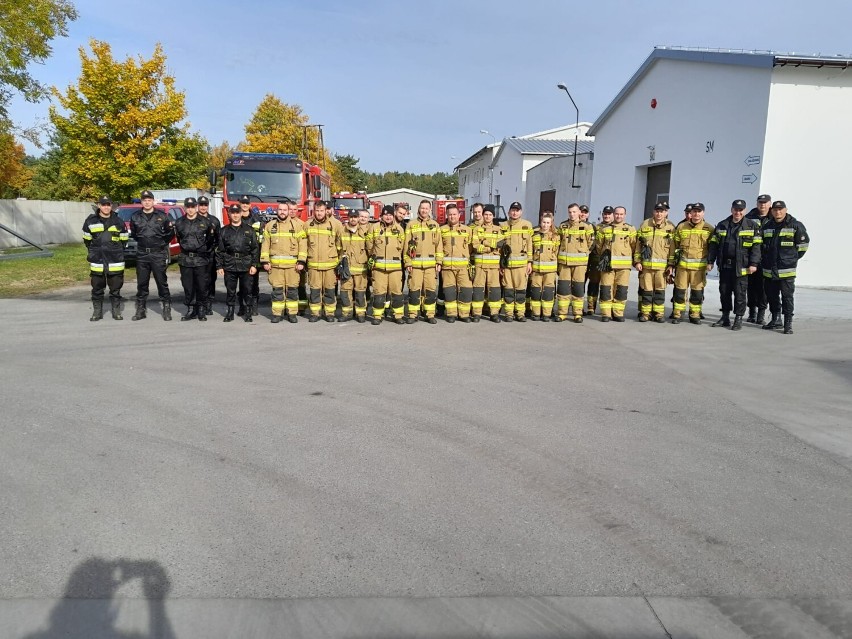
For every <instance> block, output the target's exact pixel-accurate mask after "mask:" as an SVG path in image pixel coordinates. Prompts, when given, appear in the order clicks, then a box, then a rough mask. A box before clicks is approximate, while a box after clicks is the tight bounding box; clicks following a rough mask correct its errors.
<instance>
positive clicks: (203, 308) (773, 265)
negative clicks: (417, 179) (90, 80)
mask: <svg viewBox="0 0 852 639" xmlns="http://www.w3.org/2000/svg"><path fill="white" fill-rule="evenodd" d="M141 204H142V206H141V208H140V209H139V210H138V211H136V212H135V213H133V215H132V216H131V219H130V223H129V229H126V228H125V224H124V223H123V222H122V220H121V219H120V218H119V217H118V216H117V215H116V214H115V212H114V211H113V210H112V201H111V200H110V198H109V197H107V196H104V197H101V198H100V200H99V201H98V212H97V213H94V214H93V215H91V216H89V218H88V219H87V220H86V221H85V223H84V225H83V239H84V241H85V243H86V246H87V247H88V253H89V254H88V260H89V263H90V269H91V281H92V302H93V307H94V310H93V314H92V317H91V320H92V321H97V320H100V319H102V317H103V301H104V292H105V290H106V288H109V291H110V301H111V308H112V316H113V318H114V319H122V315H121V304H120V302H121V295H120V289H121V286H122V283H123V271H124V256H123V249H124V245H125V244H126V242H127V241H128V239H129V238H130V237H132V238H134V239H135V241H136V242H137V246H138V255H137V295H136V312H135V314H134V315H133V318H132V319H133V320H140V319H144V318H145V316H146V302H147V297H148V285H149V279H150V275H151V274H153V275H154V280H155V282H156V284H157V288H158V293H159V297H160V301H161V302H162V305H163V319H164V320H171V297H170V294H169V289H168V282H167V279H166V267H167V266H168V261H169V254H168V246H169V242H170V240H171V239H172V238H173V237H176V238H177V240H178V242H179V244H180V247H181V255H180V257H179V262H180V271H181V283H182V285H183V288H184V295H185V302H186V305H187V308H188V310H187V313H186V314H185V315H183V316H182V317H181V320H192V319H198V320H201V321H206V319H207V316H209V315H212V304H213V295H214V293H215V288H214V287H215V281H216V276H217V275H218V276H221V277H223V279H224V282H225V288H226V291H227V297H226V304H227V311H226V313H225V316H224V321H226V322H230V321H233V319H234V314H235V310H237V308H238V312H237V315H239V316H242V317H243V319H244V320H245V321H246V322H251V321H253V320H252V317H253V316H256V315H257V314H258V308H257V307H258V291H259V274H260V270H265V271H266V272H267V273H268V277H269V284H270V286H271V288H272V309H271V310H272V322H273V323H278V322H281V321H282V320H283V319H285V318H286V319H287V320H288V321H289V322H297V321H298V319H297V317H298V315H299V313H300V310H302V309H303V308H304V306H308V308H309V313H308V317H309V321H311V322H316V321H319V320H320V319H325V321H328V322H334V321H337V308H338V301H339V306H340V316H339V319H340V321H347V320H351V319H354V320H355V321H358V322H365V321H366V320H368V319H369V321H370V322H371V323H372V324H374V325H375V324H380V323H381V322H382V321H383V319H384V318H385V317H386V316H388V317H390V318H392V319H393V321H394V322H396V323H397V324H413V323H414V322H416V321H417V319H418V317H422V319H424V320H425V321H427V322H429V323H430V324H435V323H436V322H437V320H436V310H437V305H438V298H439V287H440V293H442V300H443V305H444V315H445V318H446V321H447V322H450V323H452V322H455V321H456V320H459V321H462V322H479V321H480V320H481V319H482V317H483V313H484V311H485V306H486V305H487V307H488V315H489V317H490V319H491V321H493V322H501V321H504V322H511V321H519V322H524V321H526V318H527V317H529V318H530V319H532V320H540V321H544V322H549V321H551V320H553V321H557V322H562V321H566V320H569V319H570V320H572V321H573V322H575V323H582V322H583V317H584V316H588V315H593V314H594V313H595V311H596V310H599V312H600V319H601V321H603V322H609V321H615V322H623V321H624V319H625V318H624V310H625V304H626V302H627V299H628V284H629V280H630V272H631V270H632V269H634V268H635V269H636V270H637V271H638V272H639V315H638V320H639V321H640V322H647V321H655V322H664V321H665V310H664V303H665V297H666V288H667V286H668V285H669V284H673V285H674V292H673V296H672V303H673V310H672V313H671V315H670V316H669V317H670V319H671V322H672V323H673V324H677V323H680V322H681V321H682V319H685V318H688V319H689V321H690V322H691V323H693V324H699V323H701V319H702V318H703V314H702V304H703V301H704V286H705V283H706V278H707V273H708V271H710V270H712V268H713V267H714V265H718V267H719V291H720V296H721V302H722V316H721V318H720V319H719V320H718V321H716V322H715V323H714V324H713V326H729V327H731V328H732V329H733V330H739V329H740V328H741V327H742V322H743V318H744V317H745V315H746V308H748V312H749V314H748V318H747V319H746V321H748V322H753V323H763V321H764V319H765V318H764V315H765V311H766V307H767V305H768V306H769V310H770V312H771V319H770V320H769V321H768V322H767V323H766V324H765V325H764V328H766V329H776V328H783V332H784V333H787V334H789V333H792V332H793V331H792V319H793V293H794V289H795V284H794V282H795V275H796V265H797V262H798V260H799V259H800V258H801V257H802V256H803V255H804V254H805V251H806V250H807V248H808V242H809V239H808V234H807V231H806V229H805V227H804V225H803V224H802V223H801V222H799V221H798V220H796V219H795V218H793V216H791V215H789V214H788V213H787V206H786V204H785V203H784V202H783V201H780V200H779V201H775V202H772V201H771V198H770V197H769V196H768V195H761V196H760V197H758V200H757V206H756V207H755V208H754V209H753V210H752V211H751V212H750V213H749V214H746V213H745V209H746V205H745V202H744V201H743V200H735V201H734V202H733V203H732V206H731V214H730V216H729V217H727V218H726V219H725V220H723V221H722V222H720V223H719V224H717V225H716V226H715V227H714V226H712V225H710V224H709V223H707V222H705V221H704V205H703V204H702V203H700V202H696V203H694V204H688V205H687V206H686V208H685V211H684V212H685V219H683V220H682V221H681V222H679V223H678V224H676V225H675V224H673V223H672V222H670V221H669V220H668V211H669V206H668V204H667V203H665V202H661V203H658V204H656V205H655V206H654V210H653V212H652V215H651V216H650V217H649V218H648V219H646V220H645V221H644V222H643V223H642V224H641V225H640V226H639V228H638V229H637V228H634V227H633V226H631V225H630V224H628V223H627V222H626V221H625V218H626V214H627V211H626V209H625V208H624V207H622V206H617V207H612V206H605V207H604V208H603V210H602V211H601V219H600V221H599V222H598V223H597V224H593V223H592V222H590V221H589V219H588V218H589V209H588V207H586V206H581V205H579V204H571V205H569V207H568V219H567V221H565V222H564V223H562V224H561V225H559V226H556V225H555V223H554V215H553V212H552V211H543V212H542V213H541V215H540V219H539V225H538V226H537V227H535V228H534V227H533V225H532V224H531V223H530V222H529V221H527V220H525V219H523V217H522V215H523V211H522V207H521V204H520V203H519V202H513V203H512V204H511V205H510V207H509V214H508V218H509V219H508V221H507V222H505V223H502V224H496V223H495V222H494V212H495V210H494V207H493V206H492V205H490V204H487V205H483V204H479V203H476V204H473V205H472V206H471V209H470V215H471V222H470V225H465V224H462V223H461V222H460V217H461V216H460V212H459V210H458V208H457V207H456V205H455V204H450V205H448V207H447V211H446V217H447V220H446V222H447V223H446V224H444V225H439V224H438V223H437V222H436V221H435V220H434V219H433V218H432V208H431V203H430V202H429V201H428V200H423V201H422V202H421V203H420V205H419V207H418V210H417V217H416V219H413V220H411V221H410V222H409V223H408V224H407V225H403V223H402V222H403V217H404V216H405V215H406V214H407V209H406V208H405V206H404V205H398V206H397V207H392V206H385V207H384V208H383V209H382V212H381V217H380V219H379V221H378V222H373V221H372V220H370V215H369V213H368V212H367V211H363V210H351V211H348V212H347V213H348V215H347V219H346V221H345V222H341V221H339V220H338V219H336V218H335V217H334V216H333V215H332V212H331V210H330V208H329V206H328V203H326V202H316V203H315V204H314V207H313V210H312V213H311V217H310V219H308V220H307V221H302V220H301V219H300V218H299V216H298V210H297V208H296V207H295V206H291V205H290V203H288V202H280V203H279V204H278V208H277V215H276V217H275V218H274V219H272V220H271V221H269V222H266V223H265V224H264V223H263V222H262V220H261V218H260V217H259V216H258V215H257V214H256V213H254V212H252V210H251V203H250V200H249V198H248V197H243V198H242V199H241V200H240V203H239V204H232V205H230V206H229V208H228V220H229V224H227V225H224V226H223V225H221V224H220V223H219V221H218V220H217V219H216V218H215V217H214V216H211V215H210V214H209V201H208V200H207V198H204V197H201V198H198V200H196V199H195V198H187V199H186V200H185V201H184V208H185V210H186V215H185V216H184V217H182V218H181V219H179V220H178V221H177V222H174V223H173V222H172V221H171V220H170V218H169V217H168V216H167V215H165V213H162V212H159V211H157V209H155V207H154V198H153V195H152V194H151V192H150V191H143V193H142V197H141ZM406 283H407V288H408V293H407V295H405V294H404V290H405V284H406ZM306 291H307V293H306ZM732 298H733V299H732ZM554 307H555V308H554ZM732 312H733V314H734V318H733V321H732V320H731V313H732ZM782 314H783V323H782V321H781V317H782Z"/></svg>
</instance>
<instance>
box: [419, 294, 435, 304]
mask: <svg viewBox="0 0 852 639" xmlns="http://www.w3.org/2000/svg"><path fill="white" fill-rule="evenodd" d="M437 301H438V291H426V293H425V294H424V295H423V303H424V304H434V303H436V302H437Z"/></svg>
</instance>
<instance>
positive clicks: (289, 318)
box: [287, 313, 299, 324]
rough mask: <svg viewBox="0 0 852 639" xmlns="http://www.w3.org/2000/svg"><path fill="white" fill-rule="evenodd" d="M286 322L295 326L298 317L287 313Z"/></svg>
mask: <svg viewBox="0 0 852 639" xmlns="http://www.w3.org/2000/svg"><path fill="white" fill-rule="evenodd" d="M287 321H288V322H290V323H291V324H295V323H296V322H298V321H299V318H298V316H296V315H293V314H292V313H288V314H287Z"/></svg>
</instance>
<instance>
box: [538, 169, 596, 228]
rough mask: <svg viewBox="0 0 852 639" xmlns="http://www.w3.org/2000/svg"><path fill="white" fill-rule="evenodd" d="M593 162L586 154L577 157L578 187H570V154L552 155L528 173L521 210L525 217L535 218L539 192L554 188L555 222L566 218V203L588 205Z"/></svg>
mask: <svg viewBox="0 0 852 639" xmlns="http://www.w3.org/2000/svg"><path fill="white" fill-rule="evenodd" d="M593 163H594V161H593V160H592V159H591V156H590V155H589V154H588V153H587V154H584V155H579V156H577V174H576V176H575V182H576V183H577V184H579V185H580V188H578V189H575V188H572V187H571V172H572V171H573V168H574V159H573V156H564V157H553V158H550V159H548V160H545V161H544V162H541V163H540V164H538V165H537V166H535V167H533V168H531V169H530V170H529V171H528V172H527V182H526V198H525V202H524V210H525V211H526V212H527V218H528V219H530V220H531V221H537V217H538V216H537V214H538V212H539V211H538V209H539V202H540V201H541V192H542V191H549V190H555V191H556V207H555V208H556V210H555V211H554V213H555V214H556V217H555V219H556V222H557V223H559V222H562V221H564V220H566V219H567V218H568V205H569V204H571V203H572V202H577V203H578V204H588V203H589V199H590V196H591V192H592V173H593Z"/></svg>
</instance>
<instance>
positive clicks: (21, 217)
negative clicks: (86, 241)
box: [0, 200, 94, 248]
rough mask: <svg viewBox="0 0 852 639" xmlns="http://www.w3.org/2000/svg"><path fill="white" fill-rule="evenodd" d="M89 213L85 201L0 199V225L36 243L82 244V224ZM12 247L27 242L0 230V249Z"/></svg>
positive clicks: (91, 210)
mask: <svg viewBox="0 0 852 639" xmlns="http://www.w3.org/2000/svg"><path fill="white" fill-rule="evenodd" d="M93 211H94V209H93V208H92V204H91V203H89V202H49V201H45V200H0V223H3V224H4V225H6V226H8V227H9V228H11V229H13V230H14V231H16V232H18V233H20V234H21V235H24V236H25V237H27V238H28V239H30V240H31V241H33V242H35V243H36V244H67V243H70V242H82V241H83V238H82V228H83V222H84V221H85V219H86V218H87V217H88V216H89V215H90V214H91V213H92V212H93ZM16 246H27V243H26V242H22V241H21V240H19V239H18V238H16V237H15V236H14V235H12V234H11V233H7V232H6V231H3V230H0V248H12V247H16Z"/></svg>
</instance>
